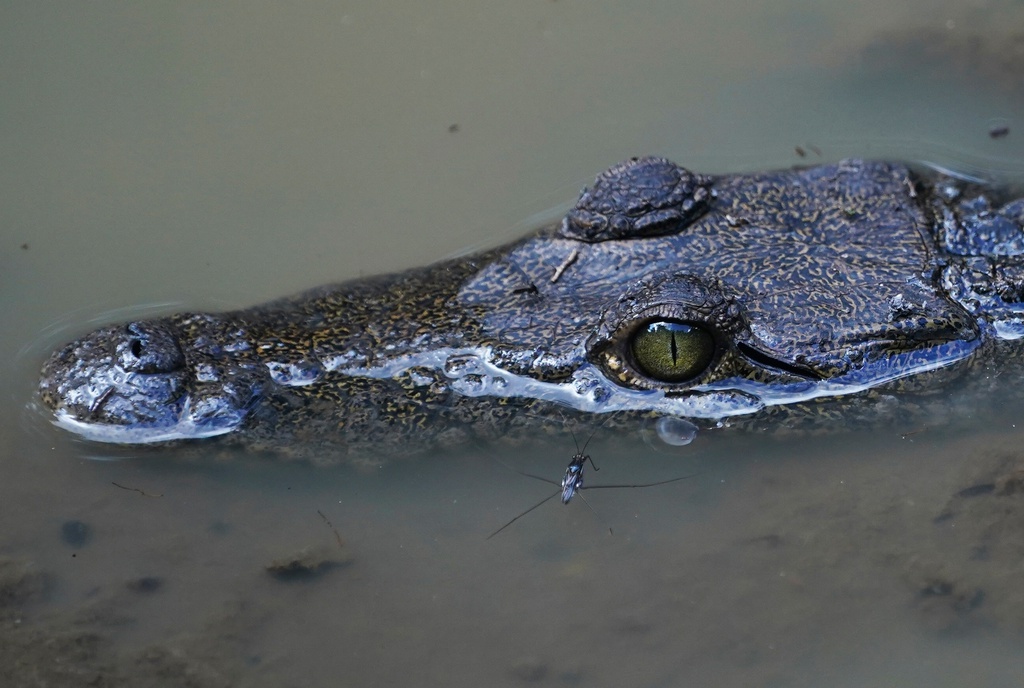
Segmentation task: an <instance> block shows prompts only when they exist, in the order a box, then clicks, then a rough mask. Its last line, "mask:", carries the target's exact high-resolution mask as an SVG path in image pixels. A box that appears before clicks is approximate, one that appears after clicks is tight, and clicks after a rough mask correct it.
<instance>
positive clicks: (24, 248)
mask: <svg viewBox="0 0 1024 688" xmlns="http://www.w3.org/2000/svg"><path fill="white" fill-rule="evenodd" d="M21 250H22V251H27V250H28V242H25V243H24V244H22V245H21Z"/></svg>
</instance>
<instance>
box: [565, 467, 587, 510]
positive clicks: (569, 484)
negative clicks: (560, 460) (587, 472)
mask: <svg viewBox="0 0 1024 688" xmlns="http://www.w3.org/2000/svg"><path fill="white" fill-rule="evenodd" d="M582 489H583V464H579V463H575V462H573V463H570V464H569V466H568V468H566V469H565V476H564V477H563V478H562V504H568V503H569V502H570V501H572V498H573V496H574V495H575V494H576V491H577V490H582Z"/></svg>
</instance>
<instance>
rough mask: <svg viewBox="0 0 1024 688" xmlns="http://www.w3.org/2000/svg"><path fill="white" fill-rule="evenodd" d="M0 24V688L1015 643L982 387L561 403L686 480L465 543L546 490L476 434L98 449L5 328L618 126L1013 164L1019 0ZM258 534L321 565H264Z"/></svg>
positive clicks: (253, 272)
mask: <svg viewBox="0 0 1024 688" xmlns="http://www.w3.org/2000/svg"><path fill="white" fill-rule="evenodd" d="M0 19H2V21H0V33H2V40H0V57H2V63H3V64H4V65H5V67H4V70H3V73H2V75H0V79H2V87H3V92H4V99H3V102H2V103H0V147H2V150H3V154H4V160H5V164H4V165H3V167H2V169H0V184H2V188H3V189H4V194H3V196H4V201H3V203H2V204H0V237H2V239H3V242H4V244H3V245H4V250H3V252H2V257H0V261H2V264H0V266H2V269H0V307H2V309H3V311H2V314H3V317H4V323H5V326H4V328H3V330H2V332H0V347H3V354H4V360H5V361H7V362H8V364H7V365H6V367H5V368H4V384H3V388H4V396H3V403H4V413H3V414H2V418H3V422H2V424H0V433H2V437H3V439H4V441H3V442H2V443H0V446H3V447H4V448H3V449H0V504H3V510H2V514H3V520H2V524H0V624H2V626H0V628H2V630H0V634H2V636H3V637H2V638H0V641H2V642H0V648H2V649H0V680H2V682H4V683H5V685H40V684H42V683H44V680H46V679H48V680H51V681H53V682H57V683H60V682H63V683H74V682H75V680H80V681H81V682H85V681H86V680H93V679H95V677H97V676H101V677H103V679H104V681H105V685H175V684H186V683H187V684H188V685H202V686H206V685H210V686H214V685H224V684H234V685H257V686H264V685H265V686H280V685H296V686H299V685H301V686H318V685H339V684H341V685H397V684H401V685H422V686H430V685H437V686H459V685H480V684H482V683H483V684H486V685H517V684H520V683H534V684H538V685H593V686H604V685H607V686H620V685H635V686H641V685H651V686H655V685H658V686H661V685H686V684H691V685H712V684H713V685H733V686H744V685H749V686H770V685H780V686H781V685H786V686H793V685H808V686H811V685H835V686H846V685H849V686H855V685H878V684H889V685H928V686H938V685H950V686H959V685H968V684H969V685H1005V684H1006V683H1009V682H1010V681H1011V680H1017V677H1019V676H1020V675H1022V671H1024V666H1022V665H1024V660H1022V659H1021V657H1022V655H1021V653H1020V641H1019V632H1020V630H1021V628H1022V627H1024V597H1022V596H1021V595H1020V593H1019V586H1018V584H1017V581H1018V580H1019V570H1020V566H1021V562H1022V561H1024V560H1022V557H1024V549H1022V548H1021V546H1020V545H1019V544H1018V543H1019V542H1022V541H1024V539H1022V538H1021V537H1019V536H1021V535H1024V533H1022V532H1020V531H1021V530H1022V528H1021V526H1019V525H1017V524H1019V523H1020V522H1021V519H1019V518H1014V517H1013V515H1014V514H1016V515H1017V516H1019V515H1020V513H1021V509H1022V508H1024V505H1022V504H1019V503H1018V501H1019V499H1020V497H1017V496H1015V495H1013V494H995V492H994V491H988V492H986V490H985V489H984V488H977V486H979V485H982V486H984V485H990V484H991V485H994V484H995V481H996V480H998V479H1000V478H1005V477H1006V476H1008V475H1012V474H1013V471H1014V470H1016V469H1017V467H1018V463H1019V462H1020V461H1021V459H1020V458H1019V450H1018V447H1019V446H1020V434H1019V432H1018V430H1017V428H1016V427H1015V425H1016V424H1017V423H1016V419H1017V418H1019V417H1020V414H1019V409H1017V408H1013V407H1008V408H1006V409H1005V413H1004V414H1001V415H999V416H993V415H991V414H986V415H984V417H978V418H976V419H970V420H971V421H972V423H973V425H972V426H971V427H970V428H969V429H968V430H964V428H963V427H957V428H956V429H955V430H954V429H947V428H944V427H942V426H940V425H934V424H927V423H925V424H923V425H922V426H921V427H914V428H886V429H884V430H879V431H875V432H872V431H870V430H868V431H864V432H861V433H857V432H854V431H848V432H838V433H836V434H831V435H826V436H822V437H811V438H799V437H797V438H789V439H787V438H784V437H783V438H778V437H777V438H772V439H770V440H766V439H765V438H758V437H731V436H729V434H728V433H722V434H718V435H713V436H707V435H705V436H701V437H698V438H697V440H696V441H695V442H694V443H693V444H692V445H689V446H687V447H684V448H682V449H683V450H682V451H678V452H674V453H659V452H656V451H653V450H652V449H651V448H649V447H647V446H646V445H643V444H627V443H623V442H616V441H615V439H614V438H611V437H608V436H607V435H606V434H602V433H600V432H599V433H598V434H597V435H596V436H595V438H594V440H593V441H592V443H591V446H590V449H591V453H592V454H593V455H594V457H595V459H597V460H598V461H599V465H600V466H601V469H602V470H601V472H600V474H598V475H597V476H594V477H593V478H592V480H593V481H594V482H597V481H598V478H600V479H601V480H605V481H607V482H649V481H655V480H661V479H666V478H669V477H674V476H676V475H681V474H684V473H690V472H699V473H700V475H698V476H697V477H696V478H694V479H692V480H688V481H683V482H680V483H673V484H671V485H665V486H662V487H657V488H650V489H646V490H602V491H594V492H591V493H589V495H590V496H589V499H590V502H591V504H592V506H593V507H594V511H591V510H589V509H587V508H586V506H585V505H584V504H582V503H581V502H579V501H574V502H573V503H572V504H570V505H569V506H568V507H563V506H562V505H561V504H559V503H558V502H557V501H555V500H553V501H552V502H550V503H548V504H546V505H544V506H543V507H541V508H540V509H538V510H536V511H535V512H533V513H531V514H529V515H528V516H526V517H524V518H523V519H521V520H520V521H517V522H516V523H515V524H514V525H513V527H511V528H509V529H507V530H506V531H504V532H502V533H501V534H500V535H499V536H498V537H496V538H493V539H491V540H487V539H486V538H487V535H488V534H489V533H491V532H492V531H494V530H495V529H496V528H498V527H500V526H501V525H502V524H503V523H505V522H506V521H507V520H508V519H510V518H512V517H513V516H515V515H516V513H518V512H519V511H521V510H522V509H525V508H527V507H528V506H530V505H532V504H533V503H535V502H537V501H539V500H540V499H541V498H543V497H544V496H545V495H546V494H547V493H548V492H547V491H548V489H549V486H546V485H544V484H542V483H538V482H537V481H533V480H530V479H529V478H526V477H523V476H520V475H517V474H514V473H512V472H510V471H509V470H507V469H506V468H504V467H503V466H502V465H500V464H498V463H497V462H495V461H492V460H491V458H490V457H489V452H490V451H491V450H490V449H489V448H486V447H467V448H466V449H465V451H463V452H460V453H458V454H453V455H448V456H435V457H428V458H425V459H421V460H418V461H412V462H384V463H382V464H381V465H379V466H371V467H366V466H362V467H355V466H340V467H335V468H327V469H314V468H311V467H309V466H305V465H297V464H280V463H275V462H269V461H266V460H262V459H260V458H258V457H242V458H239V457H235V458H231V459H227V458H224V457H220V456H217V455H214V454H213V453H210V454H209V455H204V454H202V453H200V454H199V455H198V456H196V455H194V454H191V455H188V456H182V455H179V454H178V453H176V452H174V451H160V452H143V453H141V454H140V456H139V457H138V458H134V459H128V460H122V461H116V462H111V461H106V462H104V461H96V460H94V459H92V458H90V457H92V456H95V455H97V454H102V453H103V452H102V450H101V449H97V448H96V447H88V446H86V445H82V444H80V443H76V442H72V441H69V440H68V438H66V437H64V436H62V435H61V434H60V433H59V432H57V431H56V430H54V429H52V428H49V427H47V426H46V424H45V423H44V422H41V421H40V419H39V418H38V417H35V416H33V415H32V414H31V413H26V412H25V411H24V409H25V405H26V403H27V402H28V401H29V399H30V397H31V392H32V388H33V385H34V380H35V376H36V374H37V371H38V368H39V365H40V363H41V361H42V359H43V358H44V357H45V355H46V353H47V346H53V345H56V344H58V343H60V341H63V340H65V339H69V338H71V337H73V336H75V335H77V334H80V333H81V332H84V331H86V330H88V329H90V328H91V327H92V325H91V321H92V320H93V319H95V318H97V317H100V318H108V319H115V320H116V319H123V318H125V317H131V316H130V315H128V314H132V315H134V314H136V313H137V312H138V311H137V310H133V309H136V308H137V307H140V306H150V307H153V308H155V309H156V310H161V309H164V310H166V308H168V306H161V305H160V304H167V303H171V302H174V303H178V304H181V307H188V308H197V307H202V308H228V307H236V306H244V305H248V304H254V303H258V302H260V301H263V300H266V299H269V298H273V297H277V296H282V295H285V294H289V293H293V292H296V291H299V290H302V289H305V288H307V287H312V286H315V285H318V284H322V283H327V282H334V281H339V280H342V279H348V278H353V277H358V276H360V275H366V274H373V273H378V272H383V271H389V270H398V269H402V268H406V267H410V266H413V265H420V264H425V263H427V262H430V261H434V260H438V259H441V258H444V257H446V256H448V255H452V254H456V253H459V252H463V251H466V250H469V249H472V248H477V247H482V246H490V245H496V244H498V243H501V242H503V241H507V240H510V239H512V238H514V237H516V236H517V235H519V234H520V233H522V232H524V231H526V230H527V229H529V228H531V227H533V226H536V225H537V224H539V223H542V222H544V221H546V220H549V219H552V218H555V217H557V216H558V215H559V214H560V213H561V212H562V211H564V209H565V208H566V207H567V206H568V204H570V203H571V202H572V201H573V200H574V198H575V196H576V194H577V192H578V191H579V189H580V187H582V186H583V185H584V184H586V183H588V181H589V180H590V179H591V178H592V177H593V176H594V175H595V174H596V173H598V172H599V171H600V170H602V169H604V168H605V167H607V166H608V165H610V164H612V163H614V162H616V161H618V160H620V159H623V158H625V157H628V156H631V155H641V154H660V155H665V156H667V157H669V158H671V159H674V160H676V161H678V162H680V163H681V164H684V165H686V166H687V167H690V168H691V169H694V170H697V171H702V172H725V171H739V170H750V169H758V168H769V167H775V166H787V165H793V164H808V163H814V162H818V161H823V162H825V161H834V160H837V159H839V158H842V157H844V156H851V155H859V156H868V157H878V158H884V157H895V158H903V159H913V160H924V161H928V162H931V163H934V164H938V165H942V166H945V167H949V168H954V169H957V170H961V171H963V172H966V173H970V174H976V175H980V176H983V177H992V178H995V179H1000V180H1004V181H1012V182H1020V181H1021V180H1022V179H1024V143H1022V142H1024V121H1022V120H1021V119H1020V116H1019V113H1020V112H1021V106H1022V98H1021V95H1020V94H1021V93H1022V90H1021V85H1022V84H1024V55H1022V52H1021V50H1020V46H1021V45H1022V43H1024V42H1022V40H1021V34H1019V33H1017V34H1014V33H1013V32H1012V31H1011V30H1009V29H1008V27H1019V26H1024V23H1022V19H1024V17H1022V9H1021V7H1020V5H1019V3H1010V2H1006V3H999V2H977V3H968V4H966V6H965V4H964V3H952V2H951V3H948V4H947V5H946V6H945V7H943V6H942V5H941V4H940V5H939V7H938V9H936V5H935V4H934V3H902V4H900V3H889V2H886V3H883V2H869V3H857V4H856V5H855V6H854V5H841V4H835V5H834V6H830V5H827V4H822V3H809V2H799V1H796V0H790V1H788V2H781V3H780V2H772V3H767V2H754V1H750V2H736V3H724V4H723V3H720V4H719V5H715V6H713V7H711V6H707V4H706V3H689V4H680V3H663V2H642V3H630V4H629V5H628V6H625V5H620V4H616V3H611V2H588V3H582V2H578V1H576V0H557V1H548V0H544V1H537V2H532V3H527V4H522V3H518V4H515V5H513V4H504V5H498V4H492V5H491V6H487V5H481V4H480V3H470V2H439V3H432V4H430V5H429V6H427V5H422V4H415V3H390V4H388V5H387V6H386V7H385V6H381V5H380V4H379V3H348V4H344V5H338V4H325V5H315V4H301V5H288V6H285V5H280V4H278V3H261V4H253V3H220V4H216V5H212V4H208V3H196V4H188V3H174V4H156V5H154V4H146V5H140V6H125V5H122V4H114V3H90V4H88V5H85V4H80V3H48V4H46V5H41V4H38V3H7V4H5V5H4V7H3V8H2V9H0ZM1001 125H1006V126H1008V127H1009V129H1010V134H1009V135H1008V136H1006V137H1003V138H991V137H990V136H989V131H990V129H992V128H993V127H995V126H1001ZM111 311H114V312H119V315H109V312H111ZM104 313H108V315H102V314H104ZM964 415H969V413H966V412H965V414H964ZM584 432H586V430H585V429H584ZM572 451H573V445H572V440H571V437H570V436H569V434H568V433H566V435H565V437H564V438H562V439H561V440H558V441H554V442H552V443H550V444H549V445H537V446H532V447H529V448H527V449H523V450H520V451H518V452H510V453H507V454H503V455H501V457H500V458H503V459H504V460H505V461H507V462H511V463H514V464H515V465H516V466H519V467H520V468H522V469H523V470H527V471H531V472H535V473H542V474H545V475H549V474H550V475H552V476H553V477H555V478H557V477H558V475H559V474H560V472H561V471H562V470H563V468H564V466H565V463H566V462H567V460H568V458H569V456H570V455H571V453H572ZM971 489H974V492H971ZM964 490H967V492H964ZM993 490H994V488H993ZM1004 492H1005V490H1004ZM595 512H596V513H595ZM1007 514H1009V515H1007ZM67 524H71V525H70V526H69V525H67ZM609 529H610V530H611V531H612V533H613V534H610V533H609ZM293 555H300V556H302V555H304V556H313V557H319V559H316V561H322V562H327V563H329V564H330V566H329V567H328V568H327V570H325V571H323V572H322V573H320V574H319V575H314V576H310V577H305V578H303V577H301V576H299V577H297V578H296V577H292V578H287V579H285V580H282V579H281V578H280V577H275V576H273V575H271V574H270V573H268V571H267V567H268V566H271V565H272V564H273V563H274V562H275V561H276V562H279V563H280V562H281V561H287V560H288V559H289V557H292V556H293ZM40 648H42V649H40ZM44 650H45V652H44ZM54 658H62V659H63V661H62V662H57V661H56V660H55V659H54ZM61 672H64V673H61ZM58 679H59V680H58ZM72 679H74V680H72Z"/></svg>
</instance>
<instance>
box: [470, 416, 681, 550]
mask: <svg viewBox="0 0 1024 688" xmlns="http://www.w3.org/2000/svg"><path fill="white" fill-rule="evenodd" d="M605 423H607V421H605ZM605 423H602V424H601V425H599V426H598V427H597V428H595V429H594V431H593V432H592V433H590V437H588V438H587V441H586V442H584V443H583V447H582V448H580V443H579V441H578V440H577V439H576V433H575V432H573V430H572V428H569V434H571V435H572V441H573V444H575V445H576V453H575V454H573V456H572V458H571V459H570V460H569V465H568V466H566V467H565V474H564V475H563V476H562V482H561V483H557V482H555V481H554V480H551V479H549V478H544V477H542V476H539V475H534V474H532V473H526V472H524V471H520V470H518V469H516V468H513V467H512V466H509V465H508V464H507V463H505V462H504V461H502V460H500V459H497V458H495V459H494V460H495V461H497V462H498V463H500V464H501V465H502V466H504V467H505V468H507V469H509V470H510V471H513V472H515V473H519V474H520V475H525V476H526V477H527V478H533V479H534V480H540V481H541V482H545V483H548V484H550V485H555V486H557V487H558V488H559V489H557V490H555V491H554V492H552V493H551V494H549V495H548V496H547V497H545V498H544V499H542V500H540V501H539V502H537V503H536V504H534V505H533V506H531V507H530V508H529V509H527V510H526V511H523V512H521V513H520V514H518V515H517V516H516V517H515V518H513V519H512V520H511V521H509V522H508V523H506V524H505V525H503V526H502V527H501V528H498V529H497V530H496V531H494V532H493V533H491V534H490V535H488V536H487V539H488V540H490V539H491V538H492V537H494V536H495V535H497V534H498V533H500V532H501V531H503V530H505V529H506V528H508V527H509V526H510V525H512V524H513V523H515V522H516V521H518V520H519V519H521V518H522V517H523V516H525V515H526V514H528V513H530V512H531V511H533V510H534V509H537V508H538V507H540V506H542V505H544V504H546V503H547V502H549V501H551V500H552V499H553V498H554V497H555V496H556V495H559V494H561V495H562V504H568V503H569V502H571V501H572V498H573V497H574V496H576V495H577V494H578V495H579V497H580V499H582V500H583V503H584V504H586V505H587V507H588V508H589V509H590V510H591V511H593V512H594V514H595V515H596V514H597V510H596V509H594V507H592V506H591V505H590V502H588V501H587V498H586V497H584V496H583V490H584V485H583V474H584V469H585V468H586V465H587V462H588V461H589V462H590V465H591V466H592V467H593V468H594V471H595V472H596V471H599V470H601V469H599V468H598V467H597V464H595V463H594V460H593V459H592V458H590V455H589V454H587V453H586V452H587V447H588V446H589V445H590V440H592V439H594V435H596V434H597V431H598V430H600V429H601V428H603V427H604V425H605ZM695 475H697V474H696V473H691V474H689V475H681V476H679V477H678V478H669V479H668V480H658V481H656V482H653V483H633V484H621V485H591V486H590V487H587V488H585V489H588V490H599V489H610V488H626V487H655V486H656V485H667V484H668V483H675V482H679V481H680V480H686V479H687V478H692V477H694V476H695ZM598 518H600V516H598ZM608 533H609V534H614V533H613V532H612V529H611V528H609V529H608Z"/></svg>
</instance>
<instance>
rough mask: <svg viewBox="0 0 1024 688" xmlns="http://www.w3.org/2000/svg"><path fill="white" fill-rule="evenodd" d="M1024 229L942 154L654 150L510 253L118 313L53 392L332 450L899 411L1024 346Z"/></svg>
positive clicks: (79, 421) (54, 373)
mask: <svg viewBox="0 0 1024 688" xmlns="http://www.w3.org/2000/svg"><path fill="white" fill-rule="evenodd" d="M1022 226H1024V199H1020V198H1014V196H1013V195H1012V194H1011V193H1010V191H1009V190H1006V191H998V190H993V189H991V188H988V187H987V186H984V185H982V184H980V183H977V182H976V181H972V180H965V179H961V178H957V177H955V176H953V175H950V174H947V173H941V172H939V171H936V170H933V169H929V168H924V167H921V166H914V165H909V164H901V163H894V162H885V161H868V160H844V161H840V162H838V163H836V164H829V165H821V166H813V167H798V168H790V169H782V170H775V171H768V172H759V173H743V174H723V175H707V174H698V173H694V172H691V171H689V170H687V169H685V168H683V167H681V166H679V165H677V164H675V163H673V162H671V161H669V160H666V159H664V158H660V157H641V158H632V159H629V160H627V161H625V162H622V163H620V164H617V165H615V166H613V167H611V168H610V169H608V170H606V171H605V172H603V173H601V174H600V175H599V176H598V177H597V178H596V179H595V181H594V182H593V184H592V185H590V186H589V187H588V188H585V189H584V190H583V191H582V193H581V195H580V197H579V200H578V201H577V202H576V204H575V205H574V206H573V207H572V208H571V209H570V210H569V212H568V213H567V214H566V215H565V217H564V218H563V219H562V220H561V221H560V222H558V223H554V224H551V225H549V226H545V227H542V228H540V229H538V230H536V231H534V232H533V233H531V234H529V235H527V236H526V237H524V238H521V239H520V240H517V241H515V242H512V243H510V244H508V245H505V246H501V247H499V248H494V249H490V250H485V251H482V252H479V253H477V254H474V255H470V256H467V257H461V258H457V259H450V260H446V261H443V262H439V263H436V264H434V265H430V266H428V267H424V268H416V269H411V270H408V271H405V272H401V273H397V274H392V275H385V276H378V277H373V278H369V279H359V280H354V281H349V282H345V283H342V284H337V285H332V286H326V287H320V288H317V289H313V290H312V291H308V292H306V293H304V294H301V295H299V296H296V297H291V298H287V299H283V300H278V301H274V302H271V303H268V304H264V305H260V306H256V307H252V308H248V309H244V310H236V311H231V312H224V313H203V312H185V313H178V314H173V315H169V316H166V317H158V318H152V319H146V320H138V321H133V322H129V323H123V324H113V325H108V326H105V327H101V328H99V329H97V330H95V331H94V332H92V333H89V334H86V335H85V336H83V337H81V338H79V339H77V340H76V341H73V342H71V343H70V344H67V345H66V346H64V347H62V348H60V349H58V350H57V351H55V352H54V353H53V354H52V355H51V356H50V357H49V359H48V360H47V361H46V362H45V364H44V365H43V368H42V374H41V380H40V383H39V392H38V398H39V399H40V400H41V402H42V407H43V408H44V409H45V412H46V413H47V414H48V416H49V417H50V419H51V420H52V421H53V422H54V423H55V424H56V425H58V426H59V427H61V428H64V429H66V430H68V431H71V432H72V433H75V434H77V435H79V436H81V437H82V438H85V439H86V440H90V441H95V442H102V443H113V444H133V445H137V444H154V443H161V444H162V443H170V442H192V441H196V440H203V441H204V442H220V443H226V444H228V445H237V446H241V447H244V448H246V449H259V450H277V451H281V452H282V453H286V454H287V453H289V452H293V453H299V454H301V453H305V454H307V455H308V454H309V453H310V452H314V453H318V455H319V456H326V455H332V456H346V455H347V456H351V455H354V454H362V453H365V452H370V451H375V450H376V451H380V450H383V451H384V452H386V453H400V452H414V451H419V450H422V449H424V448H427V447H433V446H438V445H443V446H451V445H458V444H461V443H466V442H470V441H487V442H489V441H496V440H499V439H514V438H516V437H520V436H523V435H529V434H531V433H533V432H535V431H536V428H537V427H545V428H547V427H549V426H557V425H559V424H562V423H564V422H565V419H566V418H567V416H569V417H571V416H576V417H580V418H595V417H596V414H615V415H614V416H605V415H601V416H600V418H601V419H605V420H607V419H608V418H612V417H614V418H615V421H614V422H613V423H612V426H614V427H619V428H631V427H636V426H637V424H638V423H649V422H651V421H654V422H655V423H656V424H657V427H658V428H659V429H660V430H665V429H666V428H667V429H668V431H669V432H671V429H672V428H678V427H679V426H678V425H674V424H673V421H674V420H676V419H679V423H682V427H684V428H686V427H694V428H703V429H710V428H721V427H755V428H773V427H799V426H801V425H807V426H815V427H817V426H822V425H830V424H833V425H839V424H842V423H843V422H845V420H849V419H850V418H854V417H865V418H872V417H883V416H884V417H890V416H892V415H893V412H894V411H893V409H894V408H898V407H899V405H898V404H897V405H896V406H894V403H896V402H894V401H893V400H894V399H898V398H899V396H900V395H901V394H908V395H918V398H927V396H928V395H927V393H928V392H929V391H930V390H935V389H941V388H942V386H943V385H946V384H948V383H949V381H950V380H951V379H955V378H962V377H964V371H966V370H971V369H976V368H978V367H979V366H982V367H983V366H986V365H987V366H992V365H994V364H993V363H992V362H993V361H999V360H1004V361H1005V360H1007V358H1008V357H1009V359H1010V360H1018V359H1020V358H1021V357H1020V356H1019V353H1020V345H1019V343H1018V340H1021V341H1024V340H1022V337H1024V230H1022ZM911 405H912V404H911ZM844 419H845V420H844ZM662 434H663V436H664V433H662ZM211 438H217V439H216V440H214V439H211Z"/></svg>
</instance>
